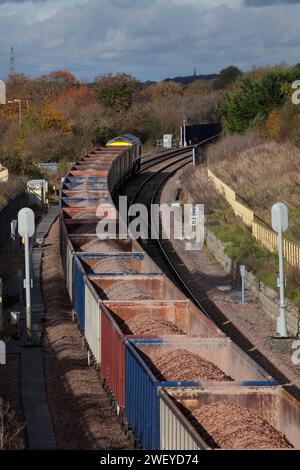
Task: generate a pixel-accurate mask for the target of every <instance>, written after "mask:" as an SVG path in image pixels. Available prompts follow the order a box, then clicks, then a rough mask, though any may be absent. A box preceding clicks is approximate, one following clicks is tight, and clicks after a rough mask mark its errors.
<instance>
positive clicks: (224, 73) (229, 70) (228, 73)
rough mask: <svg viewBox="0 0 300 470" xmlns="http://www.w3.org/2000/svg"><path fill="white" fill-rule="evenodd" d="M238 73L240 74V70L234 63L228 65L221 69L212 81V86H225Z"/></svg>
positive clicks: (218, 88)
mask: <svg viewBox="0 0 300 470" xmlns="http://www.w3.org/2000/svg"><path fill="white" fill-rule="evenodd" d="M240 75H242V71H241V70H240V69H239V68H238V67H236V66H235V65H230V66H229V67H226V68H225V69H223V70H221V72H220V75H219V76H218V78H216V79H215V81H214V84H213V87H214V88H215V89H216V90H221V89H224V88H227V87H228V86H229V85H231V83H233V82H234V81H235V80H236V79H237V78H238V77H239V76H240Z"/></svg>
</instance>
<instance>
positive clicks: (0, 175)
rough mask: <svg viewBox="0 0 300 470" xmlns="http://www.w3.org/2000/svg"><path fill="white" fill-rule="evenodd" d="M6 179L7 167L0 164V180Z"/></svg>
mask: <svg viewBox="0 0 300 470" xmlns="http://www.w3.org/2000/svg"><path fill="white" fill-rule="evenodd" d="M7 181H8V169H7V168H5V167H4V166H2V165H1V164H0V182H1V183H6V182H7Z"/></svg>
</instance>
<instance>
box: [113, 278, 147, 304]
mask: <svg viewBox="0 0 300 470" xmlns="http://www.w3.org/2000/svg"><path fill="white" fill-rule="evenodd" d="M104 294H105V295H106V297H107V299H108V300H124V301H129V300H151V299H153V296H152V295H151V293H150V292H149V291H148V290H147V289H145V287H141V286H139V285H137V284H135V283H134V282H128V281H117V282H115V283H113V284H112V285H111V286H109V287H108V288H107V289H105V291H104Z"/></svg>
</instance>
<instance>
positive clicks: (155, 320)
mask: <svg viewBox="0 0 300 470" xmlns="http://www.w3.org/2000/svg"><path fill="white" fill-rule="evenodd" d="M126 326H127V327H128V328H129V330H130V332H131V334H133V335H139V336H143V337H147V336H148V337H151V338H160V337H162V336H167V335H182V334H185V333H184V332H183V331H182V330H180V329H179V328H178V327H177V326H176V325H174V323H171V322H170V321H168V320H165V319H164V318H163V317H162V316H161V315H159V313H151V314H149V313H141V314H139V315H136V316H135V317H133V318H130V320H128V321H127V322H126Z"/></svg>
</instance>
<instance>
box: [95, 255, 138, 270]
mask: <svg viewBox="0 0 300 470" xmlns="http://www.w3.org/2000/svg"><path fill="white" fill-rule="evenodd" d="M93 272H94V273H98V274H99V273H122V274H134V273H136V272H137V271H135V270H134V269H132V268H131V267H130V266H129V265H128V264H127V263H126V261H124V260H119V259H116V258H105V259H102V260H100V261H98V262H97V263H96V264H94V266H93Z"/></svg>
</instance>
